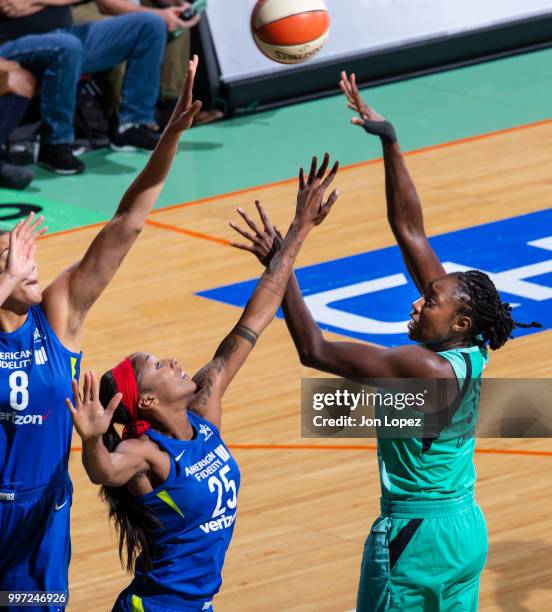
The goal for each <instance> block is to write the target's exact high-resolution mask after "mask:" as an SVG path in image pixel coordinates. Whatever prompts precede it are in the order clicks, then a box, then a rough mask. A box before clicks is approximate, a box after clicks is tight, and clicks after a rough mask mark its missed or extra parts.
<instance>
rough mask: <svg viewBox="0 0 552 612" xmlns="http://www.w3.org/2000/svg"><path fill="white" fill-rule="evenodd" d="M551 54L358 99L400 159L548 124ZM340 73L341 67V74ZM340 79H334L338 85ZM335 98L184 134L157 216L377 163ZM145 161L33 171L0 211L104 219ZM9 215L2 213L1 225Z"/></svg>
mask: <svg viewBox="0 0 552 612" xmlns="http://www.w3.org/2000/svg"><path fill="white" fill-rule="evenodd" d="M551 66H552V49H547V50H544V51H538V52H534V53H527V54H524V55H518V56H515V57H512V58H507V59H502V60H496V61H493V62H487V63H484V64H479V65H476V66H470V67H466V68H460V69H456V70H451V71H448V72H443V73H440V74H435V75H431V76H425V77H419V78H415V79H410V80H407V81H402V82H400V83H394V84H391V85H385V86H380V87H374V88H371V89H369V90H364V92H363V93H364V96H365V97H366V99H367V101H368V102H369V103H370V104H371V105H372V106H374V107H375V108H376V109H377V110H378V111H379V112H381V113H382V114H383V115H385V116H386V117H387V118H389V119H390V120H392V121H393V122H394V123H395V126H396V127H397V129H398V133H399V136H400V141H401V144H402V146H403V149H405V150H411V149H417V148H420V147H425V146H430V145H435V144H439V143H442V142H448V141H451V140H456V139H459V138H466V137H469V136H475V135H478V134H484V133H487V132H491V131H494V130H500V129H505V128H509V127H513V126H516V125H523V124H526V123H531V122H534V121H539V120H542V119H547V118H549V117H550V116H551V115H552V113H551V106H550V104H551V100H552V70H551ZM344 68H346V66H344ZM338 79H339V75H338V74H336V86H337V81H338ZM351 116H352V114H351V112H350V111H349V110H348V109H347V108H346V105H345V103H344V99H343V97H342V96H341V95H335V96H332V97H329V98H325V99H322V100H317V101H314V102H307V103H304V104H296V105H293V106H289V107H287V108H282V109H278V110H274V111H267V112H263V113H257V114H251V115H248V116H245V117H240V118H236V119H231V120H228V121H224V122H221V123H218V124H214V125H210V126H204V127H201V128H195V129H192V130H190V131H189V132H187V133H186V134H185V135H184V136H183V138H182V142H181V144H180V150H179V153H178V157H177V159H176V162H175V164H174V166H173V170H172V172H171V175H170V177H169V180H168V181H167V185H166V187H165V189H164V191H163V193H162V195H161V197H160V200H159V202H158V204H157V207H158V208H162V207H164V206H170V205H172V204H178V203H181V202H189V201H193V200H197V199H200V198H205V197H209V196H214V195H219V194H222V193H227V192H230V191H235V190H239V189H245V188H248V187H252V186H256V185H263V184H266V183H271V182H274V181H279V180H282V179H286V178H289V177H291V176H294V175H295V173H296V172H297V169H298V167H299V166H300V165H304V164H307V163H308V160H309V159H310V156H311V155H312V154H313V153H317V154H322V153H323V152H324V151H329V152H330V153H331V155H332V157H333V158H336V159H339V160H340V162H341V163H342V164H343V165H347V164H352V163H355V162H359V161H362V160H366V159H371V158H376V157H379V156H380V150H379V145H378V143H377V142H376V141H375V139H369V138H366V136H365V134H364V132H363V130H361V129H360V128H355V127H353V126H351V125H349V124H348V122H349V118H350V117H351ZM146 160H147V155H146V154H144V153H135V154H124V153H113V152H110V151H108V150H107V149H104V150H99V151H95V152H92V153H88V154H86V155H85V156H83V161H84V162H85V163H86V165H87V171H86V173H84V174H82V175H80V176H75V177H58V176H56V175H54V174H52V173H49V172H47V171H45V170H42V169H40V168H36V179H35V181H34V182H33V183H32V184H31V186H30V187H28V188H27V189H26V190H25V191H23V192H16V191H10V190H3V189H0V205H2V204H4V205H6V204H16V203H18V202H21V203H26V204H37V205H39V206H41V207H43V208H44V214H45V215H46V222H47V224H48V226H49V227H50V231H60V230H64V229H69V228H73V227H77V226H81V225H86V224H89V223H95V222H98V221H102V220H105V219H107V218H109V217H110V216H111V215H112V213H113V211H114V210H115V208H116V206H117V203H118V201H119V199H120V197H121V196H122V194H123V193H124V191H125V189H126V188H127V186H128V185H129V184H130V182H131V181H132V180H133V178H134V177H135V176H136V174H137V172H138V171H139V170H140V169H141V168H142V167H143V165H144V164H145V162H146ZM15 212H16V209H15V208H14V209H13V210H12V209H9V208H4V209H3V210H1V211H0V227H9V226H10V224H11V223H13V222H12V221H6V220H2V218H3V217H4V218H5V217H6V216H8V215H10V214H11V213H15Z"/></svg>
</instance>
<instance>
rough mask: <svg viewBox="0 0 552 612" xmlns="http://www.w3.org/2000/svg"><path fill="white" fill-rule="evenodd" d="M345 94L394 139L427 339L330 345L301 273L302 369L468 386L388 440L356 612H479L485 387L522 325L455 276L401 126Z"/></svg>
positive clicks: (293, 296)
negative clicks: (434, 239) (479, 421)
mask: <svg viewBox="0 0 552 612" xmlns="http://www.w3.org/2000/svg"><path fill="white" fill-rule="evenodd" d="M341 88H342V89H343V91H344V93H345V95H346V97H347V100H348V103H349V107H350V108H352V109H353V110H355V111H357V112H358V113H359V117H358V118H357V117H355V118H354V119H353V123H354V124H356V125H360V126H362V127H364V128H365V129H366V130H367V131H368V132H369V133H370V134H375V135H377V136H379V137H380V138H381V141H382V143H383V152H384V164H385V175H386V193H387V206H388V209H387V213H388V218H389V222H390V224H391V227H392V229H393V232H394V234H395V237H396V239H397V242H398V243H399V246H400V248H401V251H402V254H403V258H404V260H405V263H406V266H407V268H408V270H409V272H410V274H411V275H412V278H413V279H414V282H415V283H416V285H417V287H418V289H419V290H420V292H421V294H422V297H420V299H418V300H417V301H416V302H414V303H413V305H412V312H411V313H410V317H411V322H410V324H409V326H408V330H409V336H410V338H411V339H412V340H415V341H416V342H417V344H416V345H409V346H401V347H397V348H390V349H384V348H380V347H377V346H368V345H363V344H359V343H356V342H355V343H353V342H329V341H327V340H325V339H324V337H323V335H322V333H321V331H320V329H319V327H318V325H317V324H316V322H315V321H314V320H313V318H312V316H311V314H310V313H309V311H308V308H307V307H306V305H305V302H304V301H303V298H302V295H301V291H300V289H299V286H298V284H297V280H296V278H295V276H294V275H293V274H292V275H291V276H290V280H289V282H288V286H287V290H286V295H285V298H284V301H283V304H282V306H283V311H284V315H285V319H286V323H287V325H288V328H289V331H290V333H291V335H292V337H293V340H294V342H295V345H296V348H297V351H298V353H299V355H300V358H301V362H302V363H303V364H304V365H306V366H309V367H313V368H317V369H319V370H322V371H324V372H329V373H331V374H336V375H338V376H343V377H345V378H349V379H354V380H359V379H360V380H366V379H382V378H395V379H407V378H412V379H426V380H427V379H444V380H445V381H449V382H448V383H446V384H447V385H449V384H450V381H452V382H453V383H454V381H455V379H456V380H457V381H458V387H457V390H456V392H455V394H454V395H455V397H454V399H453V400H452V401H451V403H448V402H445V404H444V405H441V404H439V403H437V402H432V403H431V405H426V406H425V407H424V410H425V411H426V412H424V413H422V414H421V415H420V416H421V417H422V418H423V423H424V435H423V436H421V437H419V438H395V439H385V438H378V458H379V467H380V476H381V516H380V518H378V519H377V520H376V522H375V523H374V525H373V526H372V529H371V532H370V535H369V537H368V539H367V541H366V545H365V548H364V557H363V561H362V567H361V576H360V585H359V590H358V598H357V610H358V612H368V611H384V610H386V611H387V610H393V611H397V612H399V611H400V612H405V611H407V610H408V612H417V611H418V612H422V611H423V612H432V611H437V610H450V611H453V610H454V611H460V610H462V611H472V610H476V609H477V599H478V589H479V577H480V574H481V571H482V569H483V566H484V564H485V559H486V554H487V531H486V526H485V520H484V517H483V514H482V512H481V510H480V508H479V506H478V505H477V503H476V502H475V500H474V483H475V470H474V466H473V452H474V446H475V441H474V437H473V435H474V426H475V420H476V418H477V406H478V400H479V381H480V378H481V374H482V372H483V369H484V367H485V365H486V363H487V359H488V357H487V352H488V348H490V349H493V350H496V349H498V348H500V347H501V346H502V345H503V344H504V343H505V342H506V341H507V340H508V339H509V338H510V337H511V333H512V330H513V329H514V327H515V326H516V325H518V324H516V323H515V322H514V321H513V320H512V316H511V307H510V305H509V304H505V303H502V301H501V299H500V296H499V294H498V292H497V290H496V288H495V286H494V284H493V282H492V281H491V279H490V278H489V277H488V276H487V275H486V274H484V273H482V272H479V271H477V270H471V271H468V272H461V273H453V274H447V273H446V271H445V270H444V268H443V266H442V265H441V262H440V261H439V259H438V258H437V256H436V254H435V252H434V251H433V249H432V248H431V245H430V244H429V241H428V239H427V237H426V235H425V231H424V226H423V219H422V210H421V206H420V202H419V200H418V197H417V194H416V190H415V188H414V185H413V183H412V180H411V178H410V176H409V174H408V171H407V169H406V166H405V163H404V160H403V157H402V154H401V151H400V148H399V145H398V143H397V139H396V136H395V130H394V129H393V126H392V125H391V124H390V123H389V122H388V121H385V120H384V119H383V117H381V116H379V115H378V114H377V113H375V112H374V111H373V110H372V109H371V108H369V107H368V106H367V105H366V104H364V102H363V101H362V99H361V98H360V95H359V93H358V89H357V87H356V84H355V79H354V75H352V76H351V78H350V79H349V78H348V77H347V75H345V74H344V73H343V75H342V80H341ZM240 214H241V216H242V217H243V218H244V220H245V222H246V223H247V224H248V226H249V227H250V228H251V230H253V233H254V234H255V235H254V236H252V235H251V234H250V233H248V232H245V231H244V230H242V229H240V228H238V227H237V226H235V225H234V228H235V229H236V230H237V231H238V232H239V233H240V234H241V235H242V236H244V237H245V238H247V239H248V240H249V241H250V244H234V246H236V247H238V248H241V249H244V250H248V251H250V252H252V253H254V254H255V255H257V256H258V257H259V259H260V260H261V262H263V263H266V261H267V259H268V260H269V259H270V256H269V253H273V252H275V251H276V250H277V249H275V248H274V244H278V242H279V240H278V237H277V235H276V233H275V231H274V229H273V228H272V227H271V226H270V227H269V228H268V231H267V230H266V229H260V228H258V227H257V225H256V224H255V222H254V221H253V220H252V219H251V218H249V217H248V216H247V215H246V214H244V213H240ZM265 226H266V224H265ZM454 384H455V383H454ZM426 431H427V435H425V433H426Z"/></svg>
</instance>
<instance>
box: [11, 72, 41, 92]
mask: <svg viewBox="0 0 552 612" xmlns="http://www.w3.org/2000/svg"><path fill="white" fill-rule="evenodd" d="M8 82H9V88H10V91H12V92H13V93H15V94H17V95H18V96H22V97H23V98H32V97H33V96H34V92H35V90H36V80H35V78H34V76H33V75H32V74H31V73H30V72H29V71H28V70H24V69H23V68H19V69H17V70H13V71H12V72H10V73H9V75H8Z"/></svg>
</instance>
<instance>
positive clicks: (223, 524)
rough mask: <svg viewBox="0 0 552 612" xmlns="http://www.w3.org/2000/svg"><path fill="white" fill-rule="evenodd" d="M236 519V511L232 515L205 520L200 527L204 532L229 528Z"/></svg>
mask: <svg viewBox="0 0 552 612" xmlns="http://www.w3.org/2000/svg"><path fill="white" fill-rule="evenodd" d="M235 520H236V513H234V514H230V515H226V514H225V515H224V516H221V517H220V518H218V519H213V520H211V521H205V523H202V524H201V525H200V526H199V527H200V529H201V531H203V533H210V532H211V531H219V530H220V529H227V528H228V527H231V526H232V525H233V524H234V522H235Z"/></svg>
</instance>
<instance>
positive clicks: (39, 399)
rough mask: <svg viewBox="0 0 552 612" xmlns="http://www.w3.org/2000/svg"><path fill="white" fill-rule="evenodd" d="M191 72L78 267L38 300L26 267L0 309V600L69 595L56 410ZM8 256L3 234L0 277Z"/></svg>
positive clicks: (63, 466)
mask: <svg viewBox="0 0 552 612" xmlns="http://www.w3.org/2000/svg"><path fill="white" fill-rule="evenodd" d="M196 67H197V57H194V60H193V61H192V62H190V65H189V72H188V80H187V82H186V86H185V90H184V92H183V95H182V97H181V99H180V100H179V103H178V105H177V107H176V109H175V112H174V114H173V117H172V119H171V121H170V122H169V124H168V126H167V128H166V130H165V132H164V133H163V135H162V137H161V139H160V141H159V144H158V145H157V147H156V149H155V151H154V152H153V153H152V155H151V157H150V159H149V161H148V163H147V164H146V167H145V168H144V170H143V171H142V172H141V173H140V174H139V176H138V177H137V178H136V180H135V181H134V182H133V184H132V185H131V186H130V188H129V189H128V190H127V192H126V194H125V195H124V196H123V199H122V201H121V203H120V205H119V207H118V209H117V212H116V213H115V216H114V217H113V219H112V220H111V221H109V223H107V224H106V225H105V226H104V227H103V228H102V230H101V231H100V232H99V234H98V235H97V236H96V237H95V239H94V240H93V241H92V244H91V245H90V247H89V248H88V250H87V251H86V253H85V254H84V256H83V257H82V259H80V260H79V261H78V262H77V263H75V264H74V265H72V266H71V267H69V268H68V269H67V270H65V271H64V272H62V273H61V274H60V275H59V276H58V277H57V278H55V279H54V280H53V281H52V283H51V284H50V285H49V286H48V287H47V288H46V289H45V290H44V292H42V291H41V289H40V285H39V282H38V274H37V271H36V268H34V267H33V270H32V272H31V273H30V274H29V275H28V277H27V278H25V279H24V280H21V281H20V282H19V283H18V284H17V285H15V286H14V288H13V290H12V292H11V293H10V295H9V297H8V298H7V299H6V300H4V301H3V303H2V306H1V307H0V591H16V590H17V591H21V590H27V591H67V589H68V577H67V574H68V564H69V557H70V541H69V511H70V507H71V491H72V489H71V483H70V480H69V476H68V460H69V453H70V445H71V432H72V426H71V425H72V424H71V418H70V415H69V413H68V412H67V409H66V407H65V405H64V404H65V398H66V397H67V396H68V395H69V394H70V392H71V381H72V380H73V379H75V378H78V375H79V366H80V360H81V352H80V350H81V343H82V337H83V324H84V321H85V319H86V315H87V313H88V311H89V310H90V308H91V306H92V305H93V304H94V302H95V301H96V300H97V299H98V297H99V296H100V294H101V293H102V291H103V290H104V289H105V288H106V286H107V285H108V283H109V282H110V281H111V279H112V278H113V276H114V274H115V273H116V271H117V270H118V268H119V266H120V264H121V262H122V260H123V259H124V257H125V256H126V254H127V253H128V251H129V250H130V248H131V247H132V245H133V244H134V242H135V240H136V238H137V237H138V235H139V233H140V231H141V230H142V228H143V227H144V223H145V221H146V217H147V215H148V213H149V211H150V210H151V208H152V206H153V205H154V203H155V201H156V199H157V197H158V195H159V193H160V192H161V189H162V187H163V184H164V182H165V179H166V176H167V174H168V171H169V168H170V166H171V163H172V160H173V158H174V155H175V153H176V149H177V145H178V140H179V138H180V135H181V133H182V132H183V131H184V130H185V129H187V128H188V127H190V125H191V123H192V121H193V118H194V116H195V115H196V114H197V112H198V111H199V109H200V108H201V103H199V102H193V103H192V87H193V80H194V75H195V71H196ZM8 252H9V234H7V233H6V234H4V235H2V236H0V253H1V257H0V272H1V273H2V276H4V274H6V273H7V271H8V269H7V268H6V265H7V259H6V257H7V254H8ZM63 607H64V606H63V604H60V605H55V606H54V605H53V606H50V607H49V609H50V610H60V609H62V608H63ZM18 609H21V608H18Z"/></svg>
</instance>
